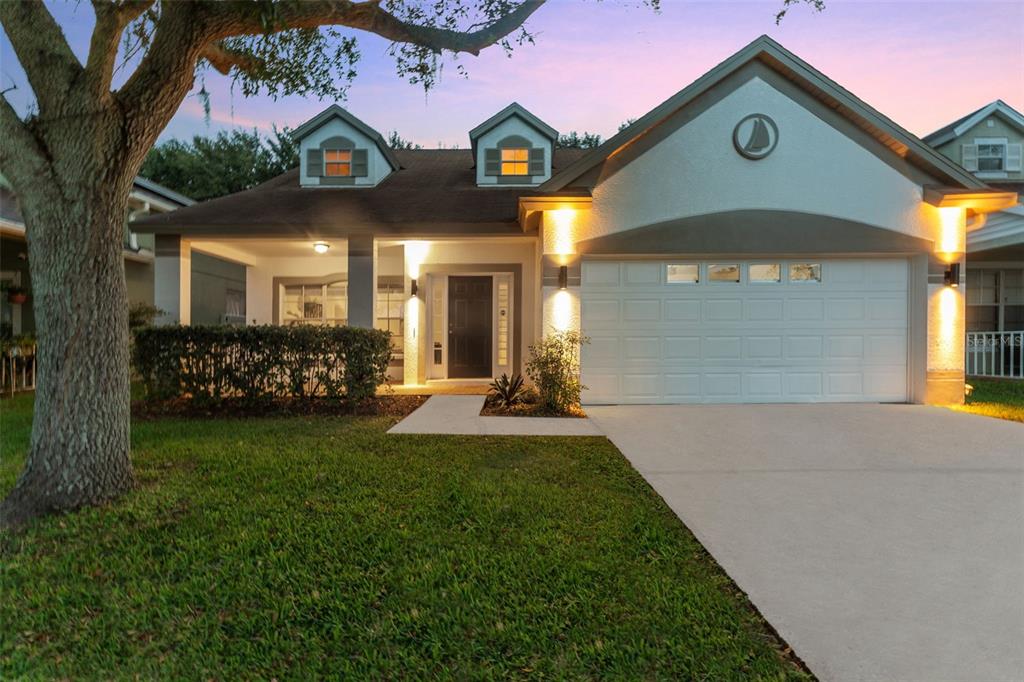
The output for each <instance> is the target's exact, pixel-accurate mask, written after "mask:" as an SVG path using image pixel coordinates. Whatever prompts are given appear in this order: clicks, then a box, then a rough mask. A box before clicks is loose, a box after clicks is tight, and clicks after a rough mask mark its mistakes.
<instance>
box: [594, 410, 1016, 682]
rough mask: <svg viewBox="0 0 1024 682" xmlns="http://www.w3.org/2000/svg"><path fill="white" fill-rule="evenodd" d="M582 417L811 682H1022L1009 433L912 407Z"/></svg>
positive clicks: (1004, 424) (1002, 426)
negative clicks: (802, 665)
mask: <svg viewBox="0 0 1024 682" xmlns="http://www.w3.org/2000/svg"><path fill="white" fill-rule="evenodd" d="M587 412H588V414H589V415H590V418H591V419H592V420H593V421H594V423H595V424H596V425H597V426H598V427H599V428H600V429H601V430H603V431H604V432H605V433H606V434H607V435H608V436H609V437H610V438H611V440H612V442H614V443H615V445H616V446H618V448H619V449H620V450H621V451H622V452H623V453H624V454H625V455H626V457H627V458H628V459H629V460H630V461H631V462H632V463H633V465H634V466H635V467H636V468H637V469H638V470H639V471H640V473H641V474H643V475H644V477H645V478H646V479H647V480H648V481H649V482H650V483H651V485H652V486H653V487H654V488H655V489H656V490H657V491H658V493H660V494H661V496H662V497H663V498H664V499H665V500H666V501H667V502H668V504H669V505H670V506H671V507H672V509H673V510H675V512H676V513H677V514H678V515H679V517H680V518H681V519H682V520H683V521H684V522H685V523H686V525H687V526H688V527H689V528H690V529H691V530H692V531H693V532H694V533H695V534H696V535H697V537H698V538H699V539H700V540H701V542H702V543H703V544H704V546H705V547H707V549H708V550H709V551H710V552H711V554H712V555H713V556H714V557H715V558H716V559H717V560H718V562H719V563H720V564H721V565H722V567H723V568H724V569H725V570H726V572H727V573H728V574H729V575H730V576H731V577H732V578H733V579H734V580H735V581H736V583H737V584H738V585H739V586H740V588H742V589H743V590H744V591H746V592H747V594H749V596H750V599H751V600H752V601H753V602H754V604H755V605H756V606H757V607H758V609H759V610H760V611H761V613H762V614H764V616H765V617H766V618H767V619H768V621H769V622H770V623H772V625H774V626H775V628H776V629H777V630H778V631H779V632H780V634H781V635H782V636H783V637H784V638H785V639H786V641H787V642H789V644H790V645H791V646H792V647H793V648H794V650H795V651H796V653H797V655H799V656H800V657H801V658H803V660H804V661H805V662H806V663H807V664H808V666H810V668H811V670H813V671H814V672H815V673H816V674H817V675H818V676H819V677H821V678H822V679H824V680H844V681H845V680H921V681H926V680H927V681H941V680H982V681H990V680H1021V679H1024V424H1018V423H1013V422H1008V421H1001V420H998V419H991V418H988V417H979V416H975V415H968V414H961V413H956V412H953V411H950V410H944V409H941V408H933V407H923V406H914V405H799V406H796V405H763V406H757V405H743V406H724V405H715V406H711V405H708V406H612V407H588V408H587Z"/></svg>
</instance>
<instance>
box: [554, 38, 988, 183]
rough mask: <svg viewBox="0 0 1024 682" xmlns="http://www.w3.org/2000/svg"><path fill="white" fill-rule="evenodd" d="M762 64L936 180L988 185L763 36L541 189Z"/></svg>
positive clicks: (577, 174) (570, 177)
mask: <svg viewBox="0 0 1024 682" xmlns="http://www.w3.org/2000/svg"><path fill="white" fill-rule="evenodd" d="M754 61H758V62H760V63H762V64H764V65H765V66H767V67H768V68H770V69H772V70H774V71H776V72H778V73H779V74H780V75H781V76H783V77H784V78H786V79H787V80H789V81H792V82H793V83H794V84H795V85H797V86H798V87H800V88H801V89H803V90H805V91H807V92H808V93H809V94H811V95H812V96H813V97H814V98H815V99H817V100H819V101H820V102H821V103H822V104H823V105H825V106H827V107H829V108H830V109H833V110H835V111H836V112H837V113H839V114H840V115H842V116H844V117H845V118H847V119H849V120H850V121H851V122H852V123H853V124H854V125H856V126H857V127H858V128H860V129H862V130H863V131H865V132H866V133H868V134H869V135H871V136H872V137H874V138H875V139H876V140H877V141H878V142H879V143H880V144H881V145H884V146H885V147H888V148H889V150H890V151H891V152H892V153H893V154H896V155H897V156H899V157H900V158H902V159H904V160H905V161H907V162H909V163H911V164H913V165H914V166H916V167H918V168H919V169H921V170H922V171H924V172H925V173H927V174H928V175H930V176H933V177H936V178H938V179H941V180H942V181H944V182H946V183H950V184H953V185H956V186H962V187H969V188H980V187H984V186H985V185H984V183H983V182H981V181H980V180H978V179H977V178H975V177H974V176H973V175H971V174H970V173H968V172H967V171H965V170H963V169H962V168H960V167H959V166H958V165H957V164H955V163H953V162H952V161H950V160H949V159H947V158H946V157H944V156H942V155H941V154H939V153H938V152H936V151H935V150H934V149H932V148H931V147H929V146H928V145H927V144H925V143H924V142H922V141H921V140H920V139H918V138H917V137H916V136H915V135H913V134H912V133H910V132H908V131H907V130H905V129H903V128H902V127H900V126H899V125H897V124H896V123H895V122H893V121H892V120H890V119H889V118H887V117H886V116H884V115H882V114H881V113H879V112H878V111H876V110H875V109H873V108H872V107H870V106H869V105H867V104H866V103H864V102H863V101H861V100H860V99H858V98H857V97H855V96H854V95H853V94H852V93H850V92H849V91H847V90H845V89H844V88H842V87H841V86H839V85H838V84H837V83H835V82H834V81H832V80H831V79H829V78H828V77H826V76H825V75H824V74H822V73H821V72H820V71H818V70H817V69H815V68H814V67H812V66H811V65H809V64H808V63H806V62H804V61H803V60H802V59H800V58H799V57H797V56H796V55H794V54H793V53H791V52H789V51H788V50H786V49H785V48H784V47H782V45H780V44H779V43H777V42H776V41H774V40H772V39H771V38H769V37H768V36H766V35H762V36H761V37H759V38H757V39H756V40H754V41H753V42H751V43H750V44H749V45H747V46H746V47H744V48H743V49H741V50H740V51H739V52H736V53H735V54H733V55H732V56H731V57H729V58H728V59H726V60H725V61H723V62H722V63H721V64H719V65H718V66H716V67H714V68H713V69H711V70H710V71H708V72H707V73H705V74H704V75H703V76H701V77H700V78H698V79H697V80H696V81H694V82H693V83H691V84H690V85H689V86H687V87H686V88H683V89H682V90H680V91H679V92H678V93H676V94H675V95H673V96H672V97H670V98H669V99H667V100H665V101H664V102H663V103H661V104H660V105H658V106H657V107H655V108H654V109H652V110H651V111H650V112H648V113H647V114H645V115H644V116H642V117H641V118H639V119H637V120H636V121H635V122H634V123H633V124H632V125H630V126H627V127H626V128H624V129H623V130H621V131H620V132H619V133H618V134H616V135H613V136H612V137H611V138H609V139H608V140H607V141H605V142H604V143H603V144H601V145H600V146H599V147H597V148H595V149H594V150H592V151H591V152H590V153H589V154H587V155H586V156H584V157H583V158H581V159H580V160H579V161H577V162H576V163H574V164H572V165H571V166H569V167H568V168H565V169H563V170H562V171H561V172H559V173H557V174H555V175H554V176H553V177H552V178H551V179H550V180H548V181H547V182H545V183H544V184H543V185H541V189H542V190H545V191H559V190H563V189H565V188H567V187H571V186H573V184H574V183H576V182H577V181H579V180H580V178H581V176H583V175H585V174H587V173H588V172H589V171H591V170H593V169H594V168H595V167H597V166H599V165H600V164H602V163H603V162H604V161H605V160H606V159H608V158H609V157H611V156H612V155H614V154H616V153H617V152H618V151H619V150H621V149H623V148H624V147H627V146H628V145H630V144H631V143H633V142H634V141H635V140H637V139H638V138H640V137H642V136H644V135H646V134H647V133H648V132H650V131H651V130H653V129H654V128H656V127H658V126H659V125H660V124H661V123H662V122H664V121H665V120H666V119H668V118H669V117H671V116H672V115H673V114H674V113H675V112H677V111H679V110H680V109H682V108H683V107H685V106H687V105H688V104H690V103H691V102H693V101H694V100H696V99H697V98H698V97H700V96H701V95H703V94H704V93H705V92H707V91H708V90H709V89H711V88H712V87H714V86H715V85H717V84H718V83H720V82H722V81H723V80H725V79H726V78H728V77H729V76H731V75H732V74H734V73H736V72H737V71H738V70H739V69H741V68H742V67H744V66H745V65H747V64H749V63H751V62H754Z"/></svg>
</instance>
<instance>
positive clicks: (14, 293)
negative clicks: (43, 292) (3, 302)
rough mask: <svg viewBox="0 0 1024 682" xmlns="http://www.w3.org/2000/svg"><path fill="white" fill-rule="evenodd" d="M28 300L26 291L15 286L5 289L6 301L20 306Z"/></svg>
mask: <svg viewBox="0 0 1024 682" xmlns="http://www.w3.org/2000/svg"><path fill="white" fill-rule="evenodd" d="M27 300H28V289H26V288H25V287H19V286H17V285H15V284H12V285H11V286H9V287H7V301H8V303H13V304H15V305H21V304H22V303H24V302H25V301H27Z"/></svg>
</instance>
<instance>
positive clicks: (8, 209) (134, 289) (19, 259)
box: [0, 175, 195, 334]
mask: <svg viewBox="0 0 1024 682" xmlns="http://www.w3.org/2000/svg"><path fill="white" fill-rule="evenodd" d="M193 203H195V202H193V201H192V200H191V199H189V198H188V197H186V196H182V195H181V194H178V193H177V192H174V191H172V190H170V189H168V188H166V187H163V186H161V185H158V184H157V183H155V182H153V181H152V180H147V179H146V178H144V177H141V176H139V177H137V178H135V183H134V184H133V185H132V191H131V194H130V195H129V198H128V211H129V214H128V217H127V218H126V220H125V233H124V274H125V280H126V281H127V285H128V299H129V300H130V301H133V302H143V303H152V302H153V237H152V235H138V234H135V233H134V232H131V231H129V230H128V229H127V224H128V221H129V220H131V219H132V218H134V217H138V216H140V215H150V214H154V213H166V212H168V211H173V210H175V209H177V208H181V207H182V206H190V205H192V204H193ZM0 281H3V282H4V284H5V285H9V286H17V287H21V288H24V289H26V290H27V293H28V298H27V301H26V302H25V303H23V304H19V303H11V302H10V301H9V300H8V297H7V296H2V297H0V299H2V300H0V324H2V325H3V326H4V327H5V328H6V327H7V325H10V331H12V332H13V333H14V334H22V333H32V332H34V331H35V316H34V315H33V312H32V282H31V275H30V274H29V267H28V246H27V244H26V243H25V223H24V220H23V219H22V217H21V212H20V211H19V209H18V198H17V196H15V194H14V190H13V188H12V187H11V185H10V183H8V182H7V180H6V179H5V178H4V177H3V176H2V175H0Z"/></svg>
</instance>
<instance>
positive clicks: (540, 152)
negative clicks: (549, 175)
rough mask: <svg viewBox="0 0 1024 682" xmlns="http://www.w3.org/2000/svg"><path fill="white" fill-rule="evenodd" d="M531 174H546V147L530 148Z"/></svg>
mask: <svg viewBox="0 0 1024 682" xmlns="http://www.w3.org/2000/svg"><path fill="white" fill-rule="evenodd" d="M530 175H544V148H543V147H534V148H533V149H531V150H530Z"/></svg>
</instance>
